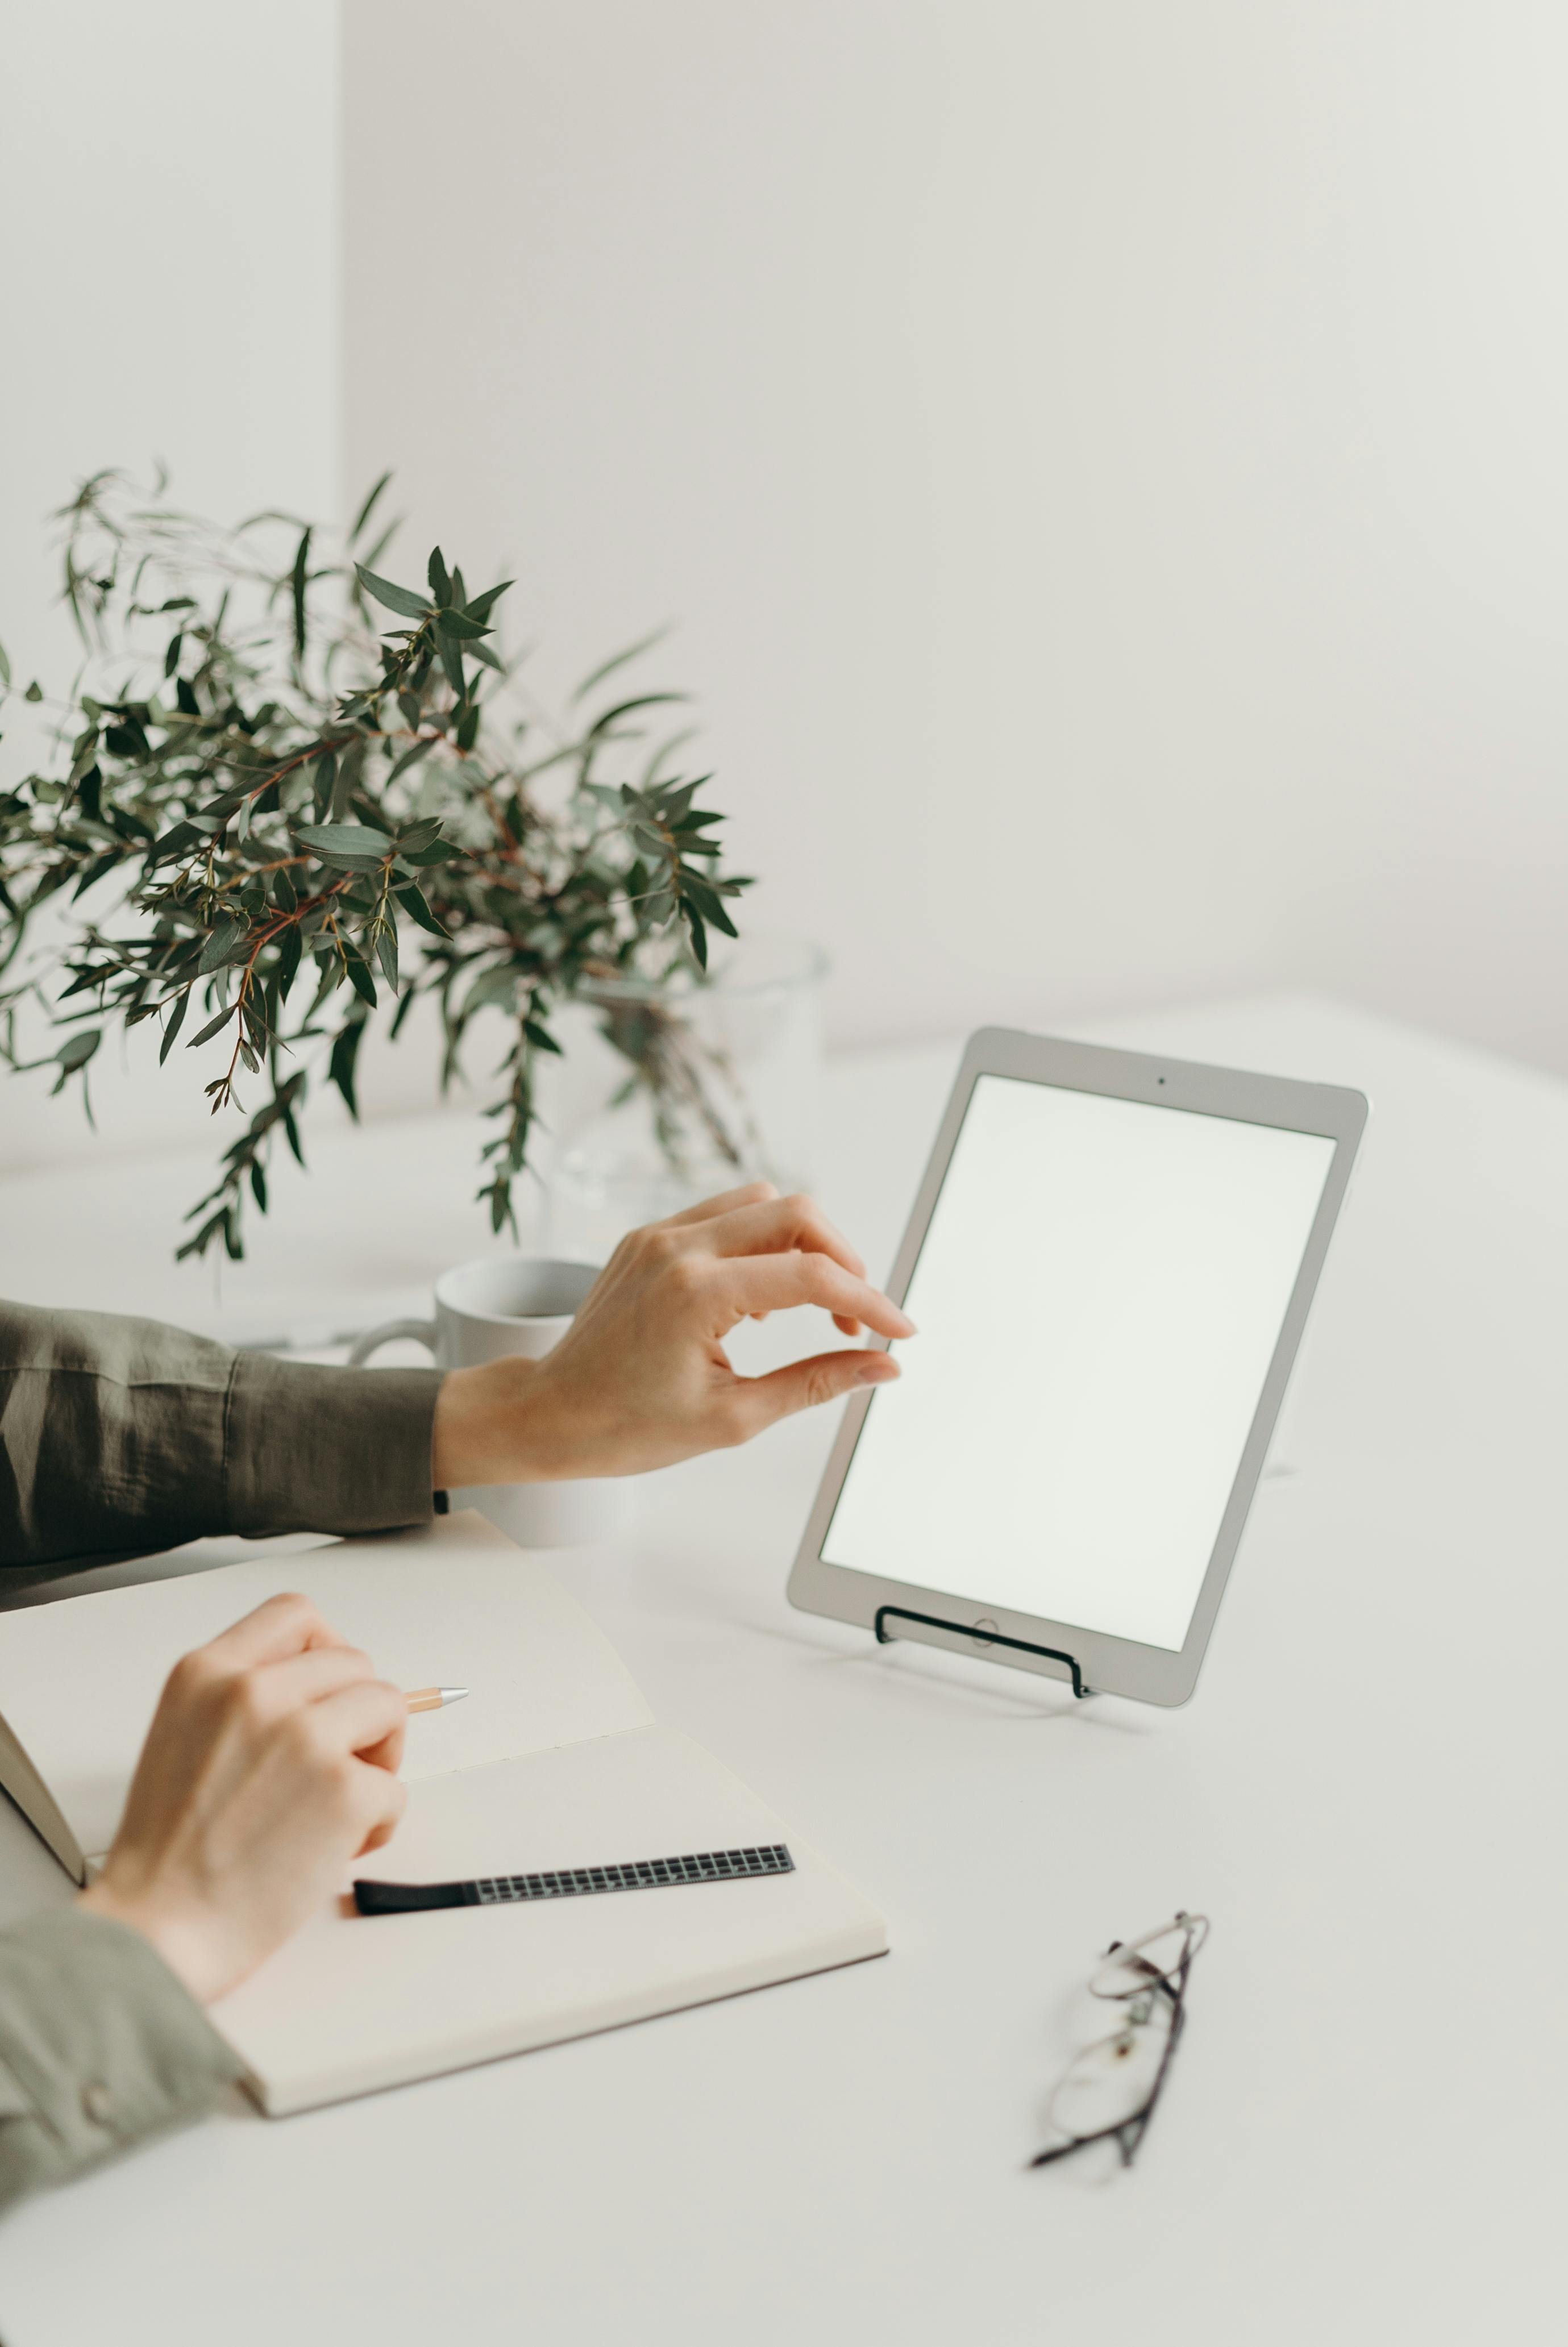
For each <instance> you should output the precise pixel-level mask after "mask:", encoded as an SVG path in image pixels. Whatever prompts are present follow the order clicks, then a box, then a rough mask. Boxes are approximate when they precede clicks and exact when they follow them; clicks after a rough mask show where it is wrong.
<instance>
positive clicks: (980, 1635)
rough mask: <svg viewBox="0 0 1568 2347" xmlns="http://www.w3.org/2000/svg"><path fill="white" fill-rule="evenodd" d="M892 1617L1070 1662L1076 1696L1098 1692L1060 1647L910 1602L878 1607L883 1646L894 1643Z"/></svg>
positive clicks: (879, 1638)
mask: <svg viewBox="0 0 1568 2347" xmlns="http://www.w3.org/2000/svg"><path fill="white" fill-rule="evenodd" d="M890 1616H892V1617H896V1618H897V1620H898V1621H900V1622H920V1623H923V1624H925V1626H926V1628H927V1630H952V1631H954V1632H956V1633H957V1635H958V1636H959V1637H960V1638H972V1639H974V1641H975V1643H976V1645H981V1646H1012V1647H1014V1648H1016V1650H1017V1651H1018V1653H1019V1654H1020V1655H1046V1656H1047V1657H1048V1659H1049V1660H1050V1661H1051V1662H1053V1663H1065V1664H1066V1665H1067V1667H1068V1669H1069V1670H1070V1671H1071V1674H1072V1692H1073V1694H1074V1695H1075V1696H1079V1697H1080V1698H1081V1697H1082V1696H1086V1695H1092V1694H1093V1692H1094V1689H1093V1688H1092V1687H1090V1686H1084V1684H1083V1673H1082V1672H1081V1670H1080V1669H1079V1667H1078V1663H1077V1660H1076V1658H1075V1657H1074V1656H1073V1655H1064V1654H1063V1653H1062V1651H1061V1647H1060V1646H1036V1645H1031V1643H1030V1640H1029V1639H1028V1638H1004V1637H1003V1635H1002V1634H1001V1632H1000V1631H999V1630H977V1629H976V1627H975V1625H974V1624H973V1623H972V1622H945V1621H944V1620H943V1619H942V1616H941V1615H940V1614H911V1613H910V1611H909V1609H908V1607H907V1605H879V1606H878V1607H877V1608H876V1643H877V1645H879V1646H886V1645H891V1644H892V1642H893V1641H892V1633H891V1631H888V1630H885V1629H884V1628H883V1627H882V1624H884V1622H886V1621H887V1620H888V1619H889V1617H890Z"/></svg>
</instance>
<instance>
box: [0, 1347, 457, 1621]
mask: <svg viewBox="0 0 1568 2347" xmlns="http://www.w3.org/2000/svg"><path fill="white" fill-rule="evenodd" d="M440 1383H441V1373H440V1371H439V1370H436V1369H338V1368H321V1367H315V1366H313V1365H311V1364H309V1363H305V1362H301V1361H279V1360H274V1359H273V1358H271V1357H270V1356H269V1355H267V1354H264V1353H234V1352H231V1351H230V1350H229V1348H227V1347H226V1346H223V1345H216V1344H213V1343H212V1342H210V1339H208V1338H207V1337H193V1336H190V1335H189V1334H188V1333H187V1332H186V1331H185V1330H183V1329H179V1328H169V1327H164V1326H163V1325H162V1323H161V1322H159V1321H157V1320H133V1319H127V1318H122V1317H120V1316H119V1315H118V1314H114V1313H107V1312H101V1313H100V1312H48V1311H42V1310H38V1309H36V1308H34V1307H29V1306H24V1305H16V1304H5V1303H0V1568H5V1571H4V1572H3V1573H0V1580H3V1581H4V1582H5V1583H8V1584H9V1585H11V1586H15V1584H16V1583H18V1582H23V1581H28V1580H36V1579H39V1578H41V1577H42V1575H43V1573H45V1572H48V1573H58V1572H60V1571H61V1570H62V1569H65V1568H67V1567H68V1566H70V1565H73V1564H76V1565H85V1564H91V1563H96V1562H101V1561H103V1560H105V1559H108V1558H110V1557H115V1556H127V1555H133V1554H136V1553H138V1552H139V1553H146V1552H147V1551H149V1550H151V1549H160V1548H173V1547H176V1546H178V1544H179V1542H181V1541H189V1540H196V1539H199V1538H200V1537H201V1536H202V1535H203V1534H207V1533H214V1532H240V1533H244V1534H246V1535H249V1536H250V1537H251V1538H259V1537H260V1536H261V1535H262V1534H264V1533H269V1532H386V1531H391V1530H393V1529H394V1528H395V1527H396V1526H400V1525H404V1524H416V1523H424V1522H426V1521H427V1520H428V1518H429V1516H430V1514H431V1510H432V1497H433V1495H432V1491H431V1481H430V1454H431V1439H432V1434H433V1430H434V1426H435V1418H436V1391H437V1389H438V1388H439V1386H440ZM3 1594H4V1590H3V1588H0V1595H3Z"/></svg>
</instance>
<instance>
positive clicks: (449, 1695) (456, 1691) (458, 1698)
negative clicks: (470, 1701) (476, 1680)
mask: <svg viewBox="0 0 1568 2347" xmlns="http://www.w3.org/2000/svg"><path fill="white" fill-rule="evenodd" d="M467 1692H468V1690H467V1688H466V1687H443V1688H442V1690H441V1700H442V1702H443V1703H461V1702H462V1700H463V1698H464V1696H466V1694H467Z"/></svg>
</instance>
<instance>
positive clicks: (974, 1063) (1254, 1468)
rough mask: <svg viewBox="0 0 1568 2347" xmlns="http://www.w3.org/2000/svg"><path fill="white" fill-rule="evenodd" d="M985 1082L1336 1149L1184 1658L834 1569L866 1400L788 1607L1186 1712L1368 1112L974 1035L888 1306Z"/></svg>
mask: <svg viewBox="0 0 1568 2347" xmlns="http://www.w3.org/2000/svg"><path fill="white" fill-rule="evenodd" d="M986 1075H991V1076H1011V1077H1014V1078H1017V1079H1020V1080H1021V1081H1024V1082H1026V1083H1040V1084H1053V1085H1057V1086H1060V1087H1061V1088H1063V1089H1065V1090H1067V1091H1070V1092H1098V1093H1102V1094H1103V1095H1105V1096H1106V1097H1107V1098H1109V1099H1112V1100H1126V1101H1143V1102H1148V1103H1149V1104H1150V1105H1151V1106H1153V1107H1156V1108H1175V1109H1186V1110H1189V1111H1193V1112H1195V1113H1196V1114H1198V1115H1200V1116H1223V1117H1229V1118H1234V1119H1237V1120H1239V1121H1240V1122H1243V1123H1246V1124H1272V1125H1276V1126H1279V1127H1281V1128H1283V1129H1284V1130H1285V1131H1286V1132H1290V1133H1321V1134H1323V1135H1324V1136H1325V1137H1326V1138H1327V1139H1329V1140H1331V1141H1333V1142H1334V1143H1335V1150H1334V1156H1333V1159H1332V1161H1331V1163H1330V1165H1329V1169H1328V1177H1327V1181H1326V1182H1325V1184H1324V1185H1323V1196H1322V1199H1321V1201H1320V1203H1319V1205H1318V1209H1317V1216H1316V1218H1315V1219H1314V1222H1313V1225H1312V1230H1311V1235H1310V1236H1309V1237H1308V1239H1307V1247H1306V1251H1305V1253H1304V1254H1303V1255H1302V1259H1301V1269H1300V1271H1299V1273H1298V1274H1297V1276H1296V1286H1295V1287H1294V1289H1293V1290H1292V1292H1291V1297H1290V1303H1289V1306H1288V1307H1287V1309H1286V1315H1285V1319H1284V1322H1283V1323H1282V1325H1281V1327H1280V1332H1279V1340H1278V1343H1277V1344H1276V1347H1275V1350H1274V1358H1273V1359H1272V1360H1271V1362H1270V1364H1269V1369H1268V1375H1267V1377H1266V1378H1265V1380H1264V1384H1263V1390H1262V1393H1261V1394H1260V1396H1259V1398H1258V1405H1257V1410H1256V1413H1255V1416H1254V1419H1253V1421H1252V1427H1251V1430H1250V1432H1249V1433H1248V1435H1247V1439H1246V1443H1245V1448H1244V1450H1243V1451H1242V1456H1241V1463H1240V1465H1239V1466H1238V1468H1237V1470H1236V1476H1235V1482H1234V1484H1233V1485H1232V1487H1231V1493H1230V1498H1229V1501H1228V1502H1227V1503H1226V1507H1225V1514H1224V1516H1223V1518H1222V1519H1221V1522H1220V1529H1219V1536H1218V1538H1217V1539H1216V1541H1215V1542H1214V1552H1213V1553H1212V1555H1211V1556H1210V1558H1209V1563H1208V1569H1207V1571H1206V1572H1205V1573H1204V1583H1203V1587H1202V1589H1201V1591H1200V1592H1199V1594H1198V1602H1197V1604H1196V1606H1195V1607H1194V1613H1193V1618H1192V1623H1191V1625H1190V1627H1189V1629H1188V1632H1187V1638H1186V1643H1185V1645H1184V1646H1183V1647H1182V1649H1181V1652H1180V1653H1179V1654H1174V1653H1172V1652H1170V1651H1169V1650H1168V1649H1166V1648H1164V1647H1159V1646H1143V1645H1137V1644H1135V1643H1134V1642H1133V1641H1132V1640H1131V1639H1127V1638H1114V1637H1109V1636H1107V1635H1104V1634H1103V1633H1102V1632H1099V1631H1093V1630H1085V1629H1081V1628H1079V1627H1078V1626H1077V1625H1076V1624H1071V1623H1064V1622H1052V1621H1048V1620H1046V1619H1044V1618H1043V1617H1041V1616H1038V1615H1033V1614H1019V1613H1015V1612H1013V1611H1012V1610H1011V1609H1010V1608H1009V1607H1006V1606H1001V1605H986V1604H977V1603H976V1602H975V1600H974V1599H973V1598H968V1597H961V1598H960V1597H954V1598H949V1597H947V1596H945V1595H943V1594H942V1593H940V1592H938V1591H933V1590H931V1589H929V1588H927V1587H925V1586H923V1585H919V1586H917V1584H915V1583H908V1582H897V1581H886V1580H883V1579H881V1578H880V1577H879V1576H878V1575H876V1574H874V1573H857V1572H856V1571H854V1570H853V1569H852V1568H851V1567H849V1566H847V1565H839V1564H829V1563H827V1562H826V1560H825V1558H824V1557H823V1555H822V1553H821V1552H822V1543H823V1542H824V1541H825V1538H826V1536H827V1528H828V1525H829V1523H830V1522H831V1521H832V1518H833V1512H834V1509H835V1505H836V1504H837V1501H838V1494H839V1491H840V1488H841V1486H842V1484H843V1482H844V1478H845V1474H846V1473H847V1472H848V1469H849V1461H850V1459H851V1457H852V1456H853V1454H854V1451H855V1446H856V1443H857V1442H858V1440H859V1439H860V1430H861V1428H862V1427H863V1426H864V1424H865V1422H866V1412H867V1410H868V1409H871V1408H872V1407H873V1405H874V1403H875V1401H876V1395H875V1394H874V1393H868V1394H862V1395H857V1396H856V1398H855V1399H853V1400H851V1401H850V1402H849V1404H848V1405H847V1407H846V1409H845V1414H844V1422H843V1424H842V1425H841V1427H840V1428H839V1430H838V1438H837V1440H836V1441H835V1444H834V1446H833V1450H832V1452H831V1454H830V1456H829V1459H828V1462H827V1467H826V1471H825V1473H824V1476H823V1479H822V1482H821V1485H820V1487H819V1489H818V1491H817V1494H816V1499H815V1502H814V1503H813V1506H812V1511H811V1515H810V1518H809V1519H808V1521H807V1523H806V1528H805V1532H804V1537H803V1539H802V1542H801V1544H800V1549H799V1552H798V1553H797V1554H796V1557H795V1561H794V1567H793V1568H792V1570H791V1573H790V1577H789V1589H788V1594H789V1600H790V1603H791V1604H792V1605H795V1606H798V1607H799V1608H800V1609H801V1611H802V1612H804V1613H807V1614H827V1615H829V1616H830V1617H831V1618H832V1619H833V1620H835V1621H838V1622H850V1623H854V1624H858V1625H859V1626H860V1627H862V1628H864V1629H866V1630H870V1629H872V1628H873V1627H874V1626H875V1624H876V1616H877V1613H878V1610H879V1609H880V1608H881V1607H883V1606H899V1607H903V1608H905V1609H906V1610H907V1611H909V1612H913V1613H917V1614H940V1615H942V1616H944V1617H951V1618H952V1619H953V1620H954V1621H956V1622H958V1623H960V1624H969V1623H973V1624H977V1625H983V1627H982V1628H980V1633H979V1635H972V1634H970V1633H969V1632H968V1631H967V1630H965V1629H958V1630H955V1631H948V1630H943V1629H931V1628H928V1627H926V1626H924V1625H922V1624H917V1623H913V1622H909V1621H899V1622H898V1623H897V1636H898V1637H899V1638H900V1639H904V1638H910V1639H914V1640H917V1641H918V1642H920V1643H923V1644H926V1645H936V1646H947V1647H949V1648H952V1649H954V1650H955V1651H957V1652H958V1653H961V1654H968V1655H983V1656H984V1657H985V1658H986V1659H988V1660H989V1661H992V1662H997V1663H1001V1664H1004V1665H1006V1666H1007V1667H1009V1669H1013V1670H1024V1671H1033V1672H1035V1673H1037V1674H1039V1675H1040V1676H1043V1677H1048V1678H1062V1679H1065V1678H1067V1677H1068V1676H1070V1674H1069V1671H1068V1669H1067V1667H1066V1666H1065V1665H1063V1664H1061V1663H1060V1662H1056V1661H1051V1660H1048V1659H1046V1658H1045V1657H1043V1656H1038V1655H1029V1654H1020V1653H1019V1652H1017V1651H1016V1650H1009V1649H1008V1648H1005V1647H1002V1646H998V1645H993V1644H991V1643H990V1641H989V1638H988V1637H987V1636H986V1635H985V1632H987V1631H989V1632H993V1633H999V1634H1000V1635H1001V1636H1002V1637H1004V1638H1021V1639H1024V1640H1026V1641H1027V1642H1028V1643H1029V1644H1030V1645H1036V1646H1050V1647H1055V1648H1058V1649H1060V1650H1061V1651H1062V1652H1064V1653H1066V1654H1070V1655H1072V1656H1073V1657H1074V1658H1075V1659H1076V1661H1077V1662H1078V1664H1079V1665H1080V1668H1081V1672H1082V1676H1083V1678H1084V1680H1085V1682H1086V1683H1087V1685H1088V1686H1090V1687H1091V1688H1093V1689H1096V1690H1098V1691H1101V1692H1102V1693H1105V1694H1109V1695H1122V1696H1132V1697H1133V1698H1134V1699H1135V1700H1136V1701H1138V1702H1140V1703H1153V1704H1163V1705H1175V1704H1182V1703H1185V1702H1186V1701H1187V1699H1188V1697H1189V1696H1191V1694H1192V1692H1193V1689H1194V1686H1195V1685H1196V1683H1197V1676H1198V1671H1199V1668H1200V1666H1201V1665H1202V1663H1203V1659H1204V1652H1205V1650H1206V1649H1207V1646H1208V1643H1209V1637H1210V1635H1211V1633H1212V1631H1213V1629H1214V1616H1215V1614H1217V1612H1218V1611H1219V1603H1220V1599H1221V1597H1222V1596H1223V1595H1224V1594H1225V1582H1226V1579H1227V1577H1228V1575H1229V1573H1230V1569H1231V1565H1232V1563H1233V1562H1234V1560H1235V1553H1236V1550H1237V1548H1238V1547H1239V1546H1240V1543H1241V1536H1242V1532H1243V1530H1244V1529H1245V1524H1246V1519H1247V1512H1248V1510H1249V1509H1250V1507H1251V1505H1252V1499H1253V1493H1254V1492H1255V1490H1256V1489H1257V1482H1258V1478H1259V1476H1260V1475H1261V1474H1262V1472H1263V1469H1264V1462H1265V1460H1266V1457H1267V1455H1268V1446H1269V1442H1270V1440H1271V1438H1272V1436H1273V1433H1274V1429H1275V1423H1276V1419H1278V1416H1279V1411H1280V1407H1281V1405H1282V1403H1283V1402H1284V1399H1285V1392H1286V1386H1287V1384H1288V1382H1289V1378H1290V1372H1291V1368H1292V1365H1293V1364H1294V1362H1295V1359H1296V1351H1297V1348H1299V1346H1300V1343H1301V1337H1302V1332H1303V1330H1304V1328H1305V1327H1306V1325H1307V1313H1308V1311H1309V1310H1310V1308H1311V1304H1312V1298H1313V1295H1314V1292H1315V1290H1316V1289H1317V1280H1318V1276H1319V1274H1320V1273H1321V1271H1322V1269H1323V1264H1324V1258H1325V1257H1326V1255H1327V1252H1328V1242H1329V1239H1330V1238H1331V1236H1332V1235H1333V1231H1334V1225H1335V1223H1336V1221H1337V1217H1338V1214H1339V1209H1340V1207H1341V1205H1342V1204H1343V1203H1344V1199H1345V1193H1346V1189H1347V1187H1348V1183H1349V1179H1350V1169H1351V1166H1352V1164H1353V1163H1354V1161H1355V1156H1356V1150H1357V1145H1358V1143H1359V1141H1360V1138H1361V1134H1362V1132H1363V1130H1364V1129H1365V1126H1366V1122H1367V1116H1368V1103H1367V1100H1366V1098H1365V1095H1364V1094H1362V1093H1361V1092H1351V1091H1348V1090H1347V1089H1346V1088H1344V1087H1342V1086H1340V1085H1337V1084H1309V1083H1299V1082H1296V1081H1294V1080H1293V1079H1292V1078H1289V1077H1286V1076H1256V1075H1247V1074H1245V1073H1243V1072H1242V1071H1240V1070H1237V1069H1235V1068H1211V1067H1205V1066H1204V1065H1202V1064H1201V1063H1199V1062H1198V1061H1191V1060H1166V1059H1158V1058H1155V1057H1153V1055H1152V1054H1149V1053H1146V1052H1143V1051H1113V1050H1112V1049H1111V1048H1110V1047H1109V1046H1106V1045H1102V1044H1094V1043H1070V1042H1064V1041H1061V1040H1058V1039H1056V1038H1054V1037H1050V1036H1042V1035H1026V1034H1021V1033H1018V1032H1016V1031H1014V1030H1012V1029H1009V1028H1005V1027H986V1028H982V1029H981V1030H980V1031H979V1033H978V1034H976V1035H974V1036H971V1038H970V1039H969V1043H968V1049H967V1050H966V1051H965V1053H964V1058H963V1064H962V1066H961V1067H960V1068H959V1071H958V1079H957V1081H956V1082H955V1083H954V1086H953V1090H952V1094H951V1096H950V1098H949V1100H948V1105H947V1109H946V1111H945V1112H944V1113H943V1117H942V1122H941V1125H940V1127H939V1128H938V1133H937V1139H936V1143H935V1144H934V1146H933V1148H932V1151H931V1155H930V1160H929V1162H928V1163H927V1167H926V1172H925V1175H924V1178H923V1179H922V1181H921V1184H920V1187H919V1191H918V1193H917V1196H916V1199H915V1204H914V1208H913V1211H912V1212H911V1214H910V1216H909V1223H908V1227H907V1230H906V1231H905V1234H904V1238H903V1242H902V1244H901V1245H900V1246H899V1249H898V1253H897V1258H896V1260H895V1262H894V1266H893V1270H892V1274H891V1276H890V1277H889V1279H888V1281H887V1293H888V1295H889V1296H892V1298H893V1300H894V1302H895V1303H899V1304H901V1303H902V1302H903V1300H904V1296H905V1294H906V1292H907V1288H908V1285H909V1281H910V1278H911V1276H912V1275H913V1273H914V1269H915V1263H916V1259H917V1256H918V1255H919V1252H920V1247H921V1245H922V1243H923V1241H924V1239H925V1236H926V1229H927V1224H928V1223H929V1221H930V1219H931V1214H932V1211H933V1209H934V1208H935V1205H936V1203H937V1197H938V1193H939V1191H940V1189H941V1187H942V1183H943V1180H944V1178H945V1176H946V1174H947V1171H948V1159H949V1158H950V1157H951V1155H952V1153H953V1146H954V1143H956V1142H957V1140H958V1131H959V1128H960V1126H961V1125H962V1123H963V1121H964V1117H965V1115H966V1113H967V1112H968V1105H969V1095H970V1093H971V1092H973V1090H974V1086H975V1081H976V1078H977V1077H979V1076H986Z"/></svg>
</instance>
